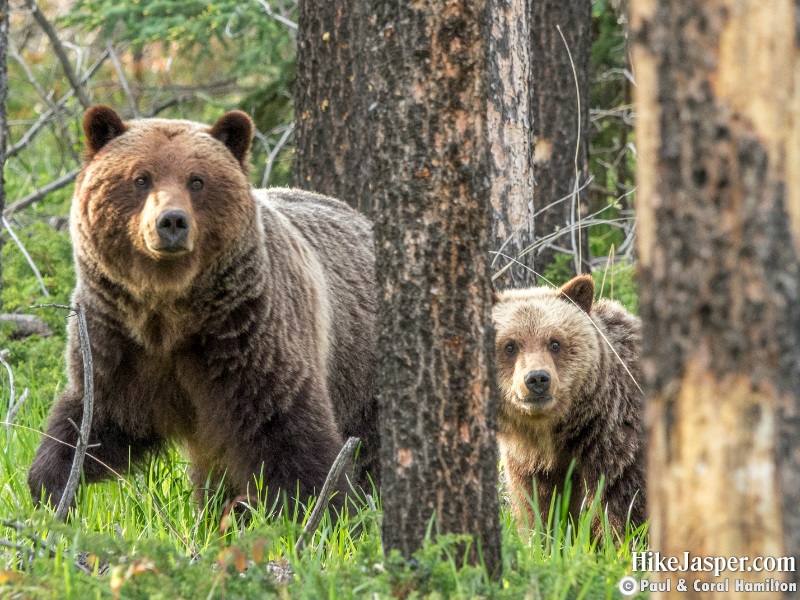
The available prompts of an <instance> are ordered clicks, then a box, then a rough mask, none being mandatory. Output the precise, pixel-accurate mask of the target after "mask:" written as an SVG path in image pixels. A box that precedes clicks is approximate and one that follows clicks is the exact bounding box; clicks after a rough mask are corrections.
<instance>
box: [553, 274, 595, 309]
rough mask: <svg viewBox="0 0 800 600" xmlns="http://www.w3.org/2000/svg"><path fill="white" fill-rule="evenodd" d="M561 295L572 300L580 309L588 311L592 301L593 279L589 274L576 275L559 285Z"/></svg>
mask: <svg viewBox="0 0 800 600" xmlns="http://www.w3.org/2000/svg"><path fill="white" fill-rule="evenodd" d="M560 291H561V294H562V297H563V296H566V297H567V298H569V299H570V300H572V301H573V302H574V303H575V304H577V305H578V307H580V309H581V310H582V311H583V312H585V313H588V312H589V311H591V310H592V302H593V301H594V279H592V276H591V275H578V276H577V277H575V278H573V279H570V280H569V281H568V282H567V283H565V284H564V285H562V286H561V290H560Z"/></svg>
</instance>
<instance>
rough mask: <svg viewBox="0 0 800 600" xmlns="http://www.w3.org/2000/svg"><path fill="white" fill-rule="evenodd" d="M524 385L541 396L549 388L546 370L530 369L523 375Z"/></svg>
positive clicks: (548, 377)
mask: <svg viewBox="0 0 800 600" xmlns="http://www.w3.org/2000/svg"><path fill="white" fill-rule="evenodd" d="M525 386H526V387H527V388H528V389H529V390H530V391H531V392H532V393H534V394H536V395H538V396H541V395H542V394H544V393H545V392H546V391H547V390H548V389H550V375H549V374H548V372H547V371H531V372H530V373H528V374H527V375H525Z"/></svg>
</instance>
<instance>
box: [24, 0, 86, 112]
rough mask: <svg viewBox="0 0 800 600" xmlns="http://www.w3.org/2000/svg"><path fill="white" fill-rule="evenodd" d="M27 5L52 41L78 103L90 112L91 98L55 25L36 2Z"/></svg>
mask: <svg viewBox="0 0 800 600" xmlns="http://www.w3.org/2000/svg"><path fill="white" fill-rule="evenodd" d="M26 4H27V5H28V8H30V10H31V14H32V15H33V18H34V19H35V20H36V22H37V23H38V24H39V27H41V28H42V31H44V33H45V35H46V36H47V38H48V39H49V40H50V44H52V46H53V52H55V54H56V57H57V58H58V62H59V63H61V69H62V70H63V71H64V75H66V77H67V79H68V80H69V84H70V85H71V86H72V89H73V90H74V91H75V96H76V97H77V98H78V102H80V103H81V106H83V108H84V110H88V109H89V107H90V106H91V105H92V103H91V101H90V100H89V97H88V96H87V95H86V91H85V90H84V88H83V84H82V83H81V80H80V79H78V76H77V75H76V74H75V70H74V69H73V68H72V63H70V61H69V57H68V56H67V52H66V51H65V50H64V45H63V44H62V43H61V40H59V39H58V34H57V33H56V30H55V27H53V24H52V23H50V21H48V20H47V17H45V16H44V13H43V12H42V11H41V10H39V5H38V4H36V0H26Z"/></svg>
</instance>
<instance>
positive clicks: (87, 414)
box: [56, 303, 94, 521]
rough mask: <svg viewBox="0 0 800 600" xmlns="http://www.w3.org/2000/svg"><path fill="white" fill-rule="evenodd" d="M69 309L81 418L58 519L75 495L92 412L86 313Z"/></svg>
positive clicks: (78, 305)
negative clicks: (74, 323) (74, 321)
mask: <svg viewBox="0 0 800 600" xmlns="http://www.w3.org/2000/svg"><path fill="white" fill-rule="evenodd" d="M70 310H74V311H75V313H76V314H77V316H78V336H79V337H80V344H81V357H82V358H83V417H82V418H81V427H80V432H79V434H78V441H77V443H76V444H75V457H74V458H73V459H72V469H71V470H70V472H69V478H68V479H67V485H66V486H65V487H64V493H63V494H62V495H61V500H59V502H58V508H56V518H57V519H59V520H60V521H63V520H64V519H65V518H66V516H67V513H68V512H69V507H70V506H71V505H72V499H73V498H74V496H75V490H76V489H77V488H78V481H79V480H80V475H81V471H83V460H84V458H85V457H86V449H87V447H88V446H89V431H90V430H91V428H92V413H93V412H94V367H93V365H92V349H91V346H90V344H89V330H88V328H87V326H86V313H85V312H84V310H83V306H81V304H80V303H78V304H76V305H75V307H74V308H72V307H70Z"/></svg>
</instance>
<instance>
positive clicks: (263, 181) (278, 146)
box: [261, 121, 294, 187]
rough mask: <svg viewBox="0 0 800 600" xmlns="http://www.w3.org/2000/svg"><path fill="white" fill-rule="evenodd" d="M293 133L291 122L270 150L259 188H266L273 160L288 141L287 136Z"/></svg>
mask: <svg viewBox="0 0 800 600" xmlns="http://www.w3.org/2000/svg"><path fill="white" fill-rule="evenodd" d="M293 132H294V121H292V123H291V124H290V125H289V126H288V127H287V128H286V131H284V132H283V135H282V136H281V139H279V140H278V143H277V144H275V147H274V148H272V150H270V153H269V157H268V158H267V166H266V167H265V169H264V176H263V177H262V178H261V187H267V184H268V183H269V178H270V175H272V167H273V165H274V164H275V159H276V158H278V154H279V153H280V151H281V150H282V149H283V147H284V145H285V144H286V142H287V141H288V140H289V136H291V135H292V133H293Z"/></svg>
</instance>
